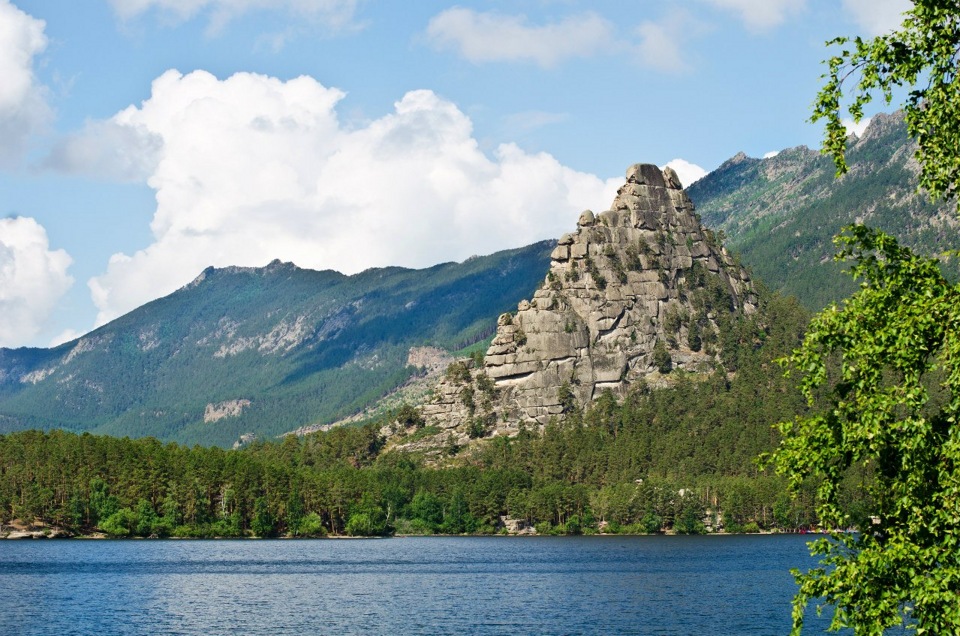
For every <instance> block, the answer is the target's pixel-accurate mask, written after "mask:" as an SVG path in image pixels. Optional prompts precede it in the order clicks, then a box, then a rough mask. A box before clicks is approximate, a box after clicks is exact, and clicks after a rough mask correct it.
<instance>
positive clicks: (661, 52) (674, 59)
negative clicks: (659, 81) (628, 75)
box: [634, 11, 703, 73]
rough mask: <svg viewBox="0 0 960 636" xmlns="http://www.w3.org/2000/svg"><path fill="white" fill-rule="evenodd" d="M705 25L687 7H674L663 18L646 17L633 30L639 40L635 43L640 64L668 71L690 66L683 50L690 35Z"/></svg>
mask: <svg viewBox="0 0 960 636" xmlns="http://www.w3.org/2000/svg"><path fill="white" fill-rule="evenodd" d="M702 30H703V26H702V25H701V24H700V23H699V22H697V21H696V20H694V19H693V18H692V17H691V16H690V15H689V14H688V13H686V12H685V11H672V12H670V13H669V14H667V15H666V16H665V17H663V18H662V19H660V20H646V21H644V22H641V23H640V24H639V25H638V26H637V28H636V29H635V30H634V32H635V33H636V35H637V37H638V38H639V42H638V43H637V44H636V45H635V46H634V50H635V51H636V54H637V60H638V61H639V63H640V64H642V65H644V66H648V67H650V68H654V69H656V70H659V71H663V72H666V73H681V72H684V71H688V70H690V64H689V63H688V62H687V60H686V58H685V55H684V53H683V50H682V46H683V44H685V43H686V41H687V40H688V39H689V38H690V36H691V35H696V34H698V33H700V32H701V31H702Z"/></svg>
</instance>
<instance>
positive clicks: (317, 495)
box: [0, 297, 861, 537]
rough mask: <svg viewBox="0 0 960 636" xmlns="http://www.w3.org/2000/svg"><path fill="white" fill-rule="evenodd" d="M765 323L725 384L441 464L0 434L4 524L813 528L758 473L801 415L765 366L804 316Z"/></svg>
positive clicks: (259, 531)
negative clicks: (780, 431) (762, 456)
mask: <svg viewBox="0 0 960 636" xmlns="http://www.w3.org/2000/svg"><path fill="white" fill-rule="evenodd" d="M760 314H762V315H763V316H765V318H764V320H765V321H766V322H761V320H760V319H759V317H758V316H759V315H760ZM758 316H754V317H750V318H744V319H741V320H739V321H737V322H736V323H731V325H730V327H731V333H730V334H728V335H726V336H724V338H725V340H726V341H727V342H729V343H730V344H729V346H730V347H731V348H732V349H734V350H735V351H732V352H731V354H730V356H729V357H730V359H731V360H734V361H736V364H737V369H738V370H737V372H736V373H735V374H730V373H728V372H727V371H726V370H724V369H721V368H718V369H716V370H715V371H714V372H713V373H712V374H710V375H708V376H706V377H703V378H700V377H698V376H693V375H686V374H678V373H673V374H672V375H673V376H676V377H675V380H676V385H675V386H674V387H673V388H669V389H659V390H652V389H650V388H648V387H646V386H644V385H643V384H642V383H641V384H638V385H637V386H635V387H634V390H633V391H632V392H631V393H630V394H629V395H628V396H627V397H625V398H624V399H622V400H619V401H618V400H617V399H615V398H614V396H613V395H611V394H609V393H606V394H604V395H602V396H600V397H599V399H597V400H596V401H595V402H594V403H593V404H591V405H589V407H588V408H586V410H584V409H582V408H581V407H580V406H579V405H577V404H576V403H575V401H574V400H573V399H571V395H572V393H571V392H570V391H569V389H567V390H566V393H567V396H566V397H565V396H560V398H561V400H563V401H564V409H565V411H566V413H565V416H564V418H563V419H561V420H558V421H556V422H553V423H551V424H549V425H548V426H546V428H545V430H544V431H543V432H542V434H541V433H539V432H534V431H532V430H527V429H523V430H521V432H520V433H519V435H517V436H516V437H514V438H510V439H508V438H505V437H495V438H492V439H483V440H478V441H477V442H474V445H472V446H470V447H468V448H466V449H460V448H447V449H444V453H445V459H444V460H443V461H444V462H446V463H444V464H442V465H440V466H437V465H428V464H426V463H425V461H424V459H423V458H422V457H419V456H417V455H410V454H403V453H400V452H396V451H393V452H385V447H384V440H383V439H382V438H381V437H380V436H379V434H378V431H379V430H380V427H381V425H382V424H383V423H384V422H376V423H371V424H368V425H365V426H360V427H352V428H336V429H333V430H331V431H328V432H323V433H316V434H312V435H309V436H306V437H303V438H297V437H286V438H284V439H283V440H282V441H279V442H269V443H264V442H255V443H253V444H250V445H249V446H247V447H245V448H243V449H241V450H232V451H225V450H223V449H220V448H216V447H213V448H204V447H200V446H194V447H186V446H181V445H176V444H172V443H168V444H164V443H161V442H159V441H157V440H156V439H151V438H146V439H133V440H132V439H118V438H113V437H104V436H96V435H90V434H75V433H70V432H65V431H59V430H58V431H50V432H41V431H26V432H15V433H9V434H6V435H2V436H0V524H2V523H7V522H9V521H10V520H11V519H14V518H19V519H22V520H26V521H33V520H39V521H43V522H45V523H48V524H53V525H57V526H63V527H67V528H72V529H74V530H75V531H77V532H90V531H94V530H97V529H98V530H100V531H102V532H105V533H107V534H110V535H112V536H182V537H196V536H218V537H231V536H323V535H325V534H353V535H358V536H369V535H376V534H389V533H411V534H432V533H491V532H497V531H498V528H499V527H500V517H501V516H510V517H512V518H515V519H521V520H523V521H525V522H526V523H527V524H528V525H530V526H534V527H536V528H537V529H538V531H540V532H542V533H548V534H580V533H595V532H599V531H601V530H602V531H604V532H627V533H637V532H663V531H673V532H683V533H698V532H705V531H707V530H708V529H712V530H716V529H718V528H720V527H723V528H725V529H727V530H734V531H750V530H796V529H798V528H809V527H812V526H815V525H816V524H817V523H818V520H817V518H816V516H815V514H814V505H815V484H813V483H810V484H808V485H807V486H805V487H806V490H805V491H804V492H805V493H806V495H805V498H802V499H799V500H792V499H790V498H788V497H786V496H785V488H786V479H785V478H783V477H779V476H775V475H764V474H761V473H760V472H759V471H758V469H757V467H756V464H755V463H754V461H753V459H754V457H755V456H756V455H757V454H758V453H760V452H763V451H770V450H772V449H773V448H774V447H775V445H776V443H777V439H778V438H777V437H776V435H775V433H774V431H773V430H772V429H771V428H770V426H769V422H771V421H776V420H781V419H785V418H789V417H792V416H793V415H794V414H796V413H798V412H800V411H802V410H803V409H804V403H803V399H802V396H801V395H800V393H799V392H798V391H795V390H792V389H791V388H790V386H789V384H788V383H787V381H786V380H785V379H784V378H782V377H781V375H780V374H778V373H772V372H771V370H772V369H773V368H774V367H773V362H772V360H773V359H774V358H775V357H778V356H782V355H784V354H785V353H787V352H788V351H790V350H791V349H792V348H794V347H795V346H797V344H798V343H799V342H800V337H801V334H802V332H803V329H804V326H805V324H806V319H807V314H806V313H805V312H804V310H803V309H801V308H800V307H799V305H798V304H797V303H796V302H795V301H793V300H790V299H783V298H779V297H773V298H765V299H764V301H763V309H762V311H761V312H759V313H758ZM459 369H460V367H459V365H452V367H451V373H452V374H454V375H456V374H457V373H459V372H460V371H459ZM490 384H491V386H492V383H490ZM486 386H487V383H486V382H481V383H480V385H479V388H478V390H477V391H476V393H475V395H474V399H475V400H481V398H482V396H485V387H486ZM478 412H479V410H478ZM397 414H398V415H399V416H401V417H403V418H404V421H405V422H408V423H410V426H411V430H412V433H411V435H410V438H418V437H424V436H427V435H432V434H435V433H436V432H437V429H435V428H433V427H431V426H429V425H427V426H424V427H422V428H417V426H418V423H419V421H420V418H421V417H422V416H421V415H420V413H419V411H418V410H417V409H415V408H413V407H410V406H401V407H400V408H399V409H398V411H397ZM477 422H478V427H479V428H481V429H482V428H483V427H484V426H486V425H487V424H488V423H487V422H485V421H484V420H482V419H481V418H478V419H477ZM481 436H482V435H478V437H481ZM410 438H406V439H405V440H403V441H409V439H410ZM452 445H453V446H454V447H455V446H456V444H455V443H453V444H452ZM860 492H861V490H860V488H859V484H858V482H855V481H851V482H850V483H849V484H846V485H845V493H846V495H845V497H846V499H847V500H848V501H850V502H853V503H852V504H851V505H855V504H856V502H857V501H858V500H859V499H858V497H859V493H860Z"/></svg>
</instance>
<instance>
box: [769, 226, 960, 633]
mask: <svg viewBox="0 0 960 636" xmlns="http://www.w3.org/2000/svg"><path fill="white" fill-rule="evenodd" d="M838 244H839V245H840V246H841V247H842V251H841V253H840V257H841V258H846V259H851V260H853V261H854V262H855V265H854V266H853V273H854V275H855V276H857V277H860V278H861V279H862V281H863V282H862V283H861V289H860V291H859V292H857V293H856V294H855V295H854V296H853V297H851V298H850V299H848V300H847V301H845V302H844V303H843V305H842V306H841V307H836V306H834V307H831V308H828V309H827V310H825V311H824V312H822V313H821V314H820V315H818V316H817V317H816V318H815V319H814V320H813V322H812V323H811V325H810V329H809V331H808V333H807V335H806V337H805V339H804V342H803V345H802V347H800V348H799V349H797V350H796V351H795V352H794V353H793V354H792V355H791V356H789V358H788V359H787V362H788V363H789V368H790V369H793V370H795V371H798V372H799V373H800V374H801V380H800V387H801V389H802V391H803V393H804V395H805V396H806V397H807V399H808V400H809V402H810V404H820V408H818V409H816V411H814V412H813V413H811V414H809V415H807V416H804V417H799V418H797V419H795V420H793V421H788V422H785V423H783V424H781V425H780V431H781V433H782V435H783V441H782V442H781V444H780V446H779V448H778V449H777V450H776V452H775V453H774V454H773V455H772V456H771V457H770V458H768V460H769V461H772V462H773V463H775V464H776V466H777V470H778V472H780V473H782V474H784V475H786V476H787V477H788V478H789V480H790V484H791V486H793V487H794V488H799V487H800V486H801V485H802V484H803V483H804V482H805V481H806V480H808V479H810V478H815V479H817V480H819V482H820V485H819V487H818V490H817V495H818V502H819V503H818V505H817V513H818V515H819V516H820V518H821V520H822V522H823V523H824V524H826V525H827V527H830V528H834V529H842V528H848V527H854V528H855V529H856V530H858V532H857V533H854V534H846V533H835V534H833V537H832V540H826V539H824V540H821V541H818V542H816V543H815V544H814V546H813V550H814V553H815V554H818V555H821V556H822V557H823V560H822V563H823V565H824V566H825V567H819V568H816V569H813V570H811V571H810V572H806V573H800V572H795V573H794V574H795V576H796V578H797V581H798V584H799V586H800V589H799V592H798V594H797V597H796V599H795V602H794V603H795V604H794V633H797V634H799V633H800V629H801V627H802V624H803V613H804V609H805V607H806V605H807V603H808V602H809V601H810V600H811V599H816V598H823V599H824V601H825V602H826V603H827V604H829V605H833V606H834V607H835V613H834V617H833V621H832V625H833V626H834V627H838V628H839V627H844V626H850V627H853V628H854V629H855V631H856V633H857V634H860V633H864V634H866V633H871V634H872V633H880V631H882V629H883V628H886V627H889V626H893V625H897V624H899V623H901V622H906V623H908V624H912V625H914V626H915V627H916V629H917V632H918V633H932V634H946V633H956V631H957V629H958V628H960V604H958V603H957V598H958V594H960V544H958V539H960V427H958V426H957V425H956V418H957V414H958V411H960V288H958V287H957V286H955V285H952V284H950V283H948V282H947V281H946V280H945V279H944V278H943V276H942V275H941V274H940V272H939V270H938V268H937V262H936V261H934V260H928V259H924V258H920V257H917V256H915V255H914V254H913V253H912V252H910V251H909V250H907V249H905V248H903V247H901V246H900V245H898V244H897V242H896V241H895V240H894V239H893V238H892V237H890V236H889V235H886V234H884V233H882V232H878V231H874V230H869V229H867V228H864V227H862V226H854V227H851V228H848V230H847V231H846V233H845V234H844V235H842V236H840V237H838ZM858 465H860V466H863V467H866V468H868V469H869V470H870V472H871V473H872V475H873V480H871V481H868V482H867V484H866V489H867V491H868V497H867V498H865V501H866V502H867V508H866V511H865V514H861V515H860V519H859V520H858V519H855V518H853V517H852V516H851V515H850V512H849V509H848V507H846V506H844V505H843V502H842V497H841V493H840V485H841V483H842V481H843V480H844V478H845V476H846V475H847V474H848V472H849V471H851V470H852V469H854V468H856V467H857V466H858Z"/></svg>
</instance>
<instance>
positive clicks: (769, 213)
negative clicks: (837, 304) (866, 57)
mask: <svg viewBox="0 0 960 636" xmlns="http://www.w3.org/2000/svg"><path fill="white" fill-rule="evenodd" d="M915 149H916V147H915V145H914V143H913V142H912V141H911V140H910V139H909V138H908V136H907V132H906V127H905V125H904V121H903V114H902V113H899V112H898V113H894V114H891V115H885V114H880V115H877V116H875V117H874V118H873V119H872V120H871V122H870V125H869V126H867V128H866V130H865V131H864V133H863V135H862V136H860V137H859V138H856V137H851V139H850V147H849V150H848V152H847V162H848V164H849V166H850V171H849V172H848V173H847V174H846V175H844V176H843V178H841V179H837V178H836V177H835V167H834V165H833V161H832V160H831V159H830V158H829V157H827V156H824V155H821V154H820V153H819V152H817V151H815V150H811V149H809V148H807V147H805V146H799V147H796V148H791V149H788V150H784V151H782V152H780V153H779V154H777V155H776V156H774V157H770V158H766V159H754V158H750V157H747V156H746V155H744V154H743V153H738V154H737V155H735V156H734V157H732V158H730V159H729V160H727V161H726V162H724V163H723V165H721V166H720V167H719V168H717V169H716V170H714V171H713V172H711V173H709V174H708V175H706V176H705V177H703V178H702V179H700V180H699V181H697V182H696V183H694V184H693V185H691V186H690V188H688V190H687V192H688V194H689V195H690V198H691V199H692V200H693V202H694V204H696V206H697V211H698V212H699V213H700V215H701V217H702V219H703V222H704V224H705V225H707V226H708V227H711V228H713V229H714V230H719V231H722V232H723V233H724V234H725V235H726V237H727V245H728V247H730V248H731V249H732V250H733V251H735V252H738V253H739V255H740V257H741V258H742V260H743V263H744V264H745V265H747V266H748V267H749V268H750V269H751V270H752V271H753V273H754V274H755V275H756V276H757V278H759V279H760V280H762V281H763V282H764V283H765V284H766V285H768V286H769V287H771V288H772V289H776V290H780V291H783V292H784V293H787V294H794V295H796V296H797V297H798V298H799V299H800V300H801V301H802V302H803V303H804V304H805V305H806V306H807V307H808V308H811V309H819V308H821V307H823V306H824V305H826V304H827V303H829V302H832V301H837V300H839V299H841V298H844V297H846V296H848V295H849V294H850V293H852V292H853V291H854V290H855V289H856V283H854V282H853V281H852V280H851V279H850V277H849V276H847V275H846V274H844V273H843V271H842V266H841V265H839V264H837V263H834V262H833V261H832V258H833V255H834V254H835V253H836V249H835V247H834V245H833V242H832V238H833V236H834V235H836V234H837V233H838V232H839V231H840V229H841V228H842V227H844V226H845V225H849V224H851V223H854V222H858V223H866V224H868V225H870V226H872V227H876V228H879V229H882V230H884V231H886V232H888V233H890V234H893V235H894V236H896V237H897V238H898V239H899V240H900V241H901V242H902V243H903V244H905V245H907V246H909V247H911V248H913V249H915V250H916V251H918V252H920V253H923V254H926V255H930V256H933V255H938V254H941V253H943V252H944V251H946V250H956V249H960V221H958V218H957V214H956V208H955V206H954V205H952V204H941V205H937V204H933V203H931V202H930V201H929V199H928V197H927V196H926V195H925V194H922V193H918V192H917V172H918V169H919V166H918V164H917V163H916V160H915V159H914V152H915ZM946 273H947V274H948V275H951V276H954V277H956V276H957V274H958V273H960V266H958V263H957V262H956V260H951V261H950V262H949V263H948V264H947V265H946Z"/></svg>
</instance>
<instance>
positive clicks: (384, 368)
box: [0, 242, 553, 446]
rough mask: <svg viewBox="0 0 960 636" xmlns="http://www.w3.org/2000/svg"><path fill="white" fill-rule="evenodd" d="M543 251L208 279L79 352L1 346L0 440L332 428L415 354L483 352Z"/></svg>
mask: <svg viewBox="0 0 960 636" xmlns="http://www.w3.org/2000/svg"><path fill="white" fill-rule="evenodd" d="M552 247H553V243H552V242H543V243H538V244H536V245H532V246H529V247H526V248H521V249H517V250H508V251H505V252H500V253H497V254H494V255H491V256H484V257H476V258H471V259H468V260H467V261H465V262H464V263H459V264H458V263H445V264H442V265H437V266H435V267H431V268H429V269H426V270H408V269H403V268H399V267H391V268H384V269H371V270H367V271H365V272H362V273H360V274H357V275H354V276H344V275H342V274H339V273H337V272H332V271H323V272H317V271H310V270H302V269H299V268H297V267H295V266H294V265H292V264H289V263H287V264H283V263H279V262H275V263H272V264H271V265H269V266H267V267H265V268H256V269H255V268H225V269H213V268H210V269H207V270H206V271H205V272H204V275H203V277H202V279H199V280H198V281H197V282H195V283H193V284H191V285H188V286H187V287H185V288H183V289H181V290H179V291H177V292H175V293H173V294H171V295H170V296H167V297H165V298H161V299H159V300H156V301H153V302H151V303H149V304H147V305H145V306H143V307H140V308H139V309H136V310H134V311H133V312H131V313H129V314H127V315H125V316H123V317H121V318H119V319H117V320H115V321H114V322H112V323H110V324H108V325H106V326H104V327H101V328H100V329H98V330H96V331H94V332H93V333H92V334H89V335H88V336H85V337H84V339H83V340H82V341H81V342H82V343H83V344H82V345H78V343H77V342H73V343H68V344H65V345H62V346H60V347H57V348H55V349H17V350H10V349H0V432H9V431H14V430H21V429H27V428H40V429H46V428H52V427H58V428H65V429H68V430H73V431H77V432H82V431H90V432H96V433H103V434H110V435H116V436H125V435H129V436H132V437H142V436H148V435H149V436H154V437H157V438H159V439H162V440H170V441H179V442H181V443H188V444H195V443H199V444H216V445H220V446H230V445H231V444H233V443H234V442H235V441H236V440H237V439H238V438H239V437H240V436H241V435H242V434H245V433H255V434H257V435H258V436H259V437H271V436H275V435H279V434H282V433H285V432H288V431H292V430H294V429H296V428H298V427H300V426H304V425H310V424H320V423H326V422H331V421H335V420H337V419H339V418H342V417H346V416H349V415H352V414H354V413H358V412H360V411H362V410H363V409H364V408H365V407H368V406H369V405H370V404H372V403H374V402H375V401H376V400H378V399H379V398H381V397H383V396H384V395H386V394H388V393H389V392H390V391H392V390H394V389H395V388H396V387H398V386H399V385H401V384H403V383H404V382H405V381H407V380H408V379H410V378H411V377H412V376H413V375H414V374H416V373H418V372H419V370H417V369H414V368H413V367H408V366H407V356H408V352H409V350H410V348H411V347H414V346H422V345H431V346H435V347H439V348H442V349H446V350H449V351H458V350H467V351H473V350H475V348H476V347H477V346H483V343H486V342H488V341H489V339H490V337H491V336H492V335H493V333H494V331H495V329H496V316H497V314H498V313H499V312H502V311H506V310H507V309H509V308H515V307H516V305H517V303H518V302H519V301H520V300H521V299H523V298H525V297H528V296H529V295H530V293H531V292H532V291H533V290H534V289H536V287H537V286H538V284H540V282H541V281H542V279H543V272H544V270H546V269H547V267H548V264H549V255H550V251H551V249H552ZM30 374H34V375H32V376H31V375H30ZM26 377H29V378H32V379H31V380H28V381H24V380H23V378H26ZM198 378H202V381H198ZM236 400H248V401H249V404H246V405H245V406H243V408H242V409H240V410H239V412H236V413H234V414H231V415H230V416H228V417H223V418H222V419H218V420H215V421H204V417H205V412H206V410H207V405H208V404H209V405H217V404H220V403H224V402H230V401H236ZM207 419H210V418H207Z"/></svg>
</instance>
